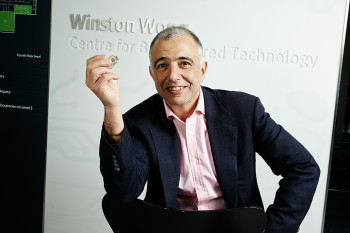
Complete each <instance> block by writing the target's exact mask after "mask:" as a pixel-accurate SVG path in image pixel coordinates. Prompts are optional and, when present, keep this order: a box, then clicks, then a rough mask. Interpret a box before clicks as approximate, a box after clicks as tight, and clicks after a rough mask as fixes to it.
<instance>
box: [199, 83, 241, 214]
mask: <svg viewBox="0 0 350 233" xmlns="http://www.w3.org/2000/svg"><path fill="white" fill-rule="evenodd" d="M202 90H203V94H204V101H205V115H206V123H207V129H208V134H209V141H210V146H211V150H212V154H213V160H214V164H215V169H216V173H217V178H218V182H219V185H220V189H221V192H222V194H223V197H224V200H225V203H226V206H227V207H228V208H229V207H236V206H237V127H235V124H234V122H230V121H231V119H232V117H230V114H229V113H228V112H227V110H226V109H224V108H223V107H221V105H220V104H219V103H218V102H217V100H216V99H215V96H214V95H213V94H212V93H210V92H209V91H207V90H206V89H204V88H203V89H202Z"/></svg>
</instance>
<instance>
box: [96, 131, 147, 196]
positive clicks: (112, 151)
mask: <svg viewBox="0 0 350 233" xmlns="http://www.w3.org/2000/svg"><path fill="white" fill-rule="evenodd" d="M122 138H123V139H122V140H121V141H120V142H119V144H114V143H111V142H110V140H109V139H108V135H107V134H106V130H102V135H101V141H100V169H101V174H102V176H103V180H104V186H105V189H106V191H107V192H108V193H112V194H113V196H114V197H115V198H116V199H118V200H120V201H122V202H129V201H132V200H134V199H136V198H137V197H138V196H139V195H140V194H141V192H142V190H143V188H144V185H145V183H146V181H147V179H148V173H149V171H148V169H149V168H148V156H147V153H146V151H145V150H141V149H138V148H140V147H141V148H142V146H141V145H139V143H138V142H133V140H132V138H131V135H130V134H129V131H128V128H127V127H125V129H124V131H123V133H122ZM141 152H143V153H141ZM116 164H118V166H116Z"/></svg>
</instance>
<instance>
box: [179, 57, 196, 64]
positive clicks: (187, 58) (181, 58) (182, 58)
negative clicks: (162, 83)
mask: <svg viewBox="0 0 350 233" xmlns="http://www.w3.org/2000/svg"><path fill="white" fill-rule="evenodd" d="M177 60H189V61H190V62H191V63H194V61H193V60H192V59H191V58H189V57H179V58H177Z"/></svg>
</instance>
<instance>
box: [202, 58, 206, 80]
mask: <svg viewBox="0 0 350 233" xmlns="http://www.w3.org/2000/svg"><path fill="white" fill-rule="evenodd" d="M207 68H208V62H207V61H205V62H203V64H202V67H201V73H202V81H203V80H204V77H205V74H206V73H207Z"/></svg>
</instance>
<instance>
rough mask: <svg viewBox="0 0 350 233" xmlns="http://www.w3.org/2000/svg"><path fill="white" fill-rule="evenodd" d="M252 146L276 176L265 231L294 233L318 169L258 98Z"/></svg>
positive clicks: (314, 188)
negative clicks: (273, 195) (279, 179)
mask: <svg viewBox="0 0 350 233" xmlns="http://www.w3.org/2000/svg"><path fill="white" fill-rule="evenodd" d="M253 121H254V122H253V135H254V136H253V137H254V145H255V149H256V151H257V152H258V154H260V155H261V156H262V158H263V159H264V160H265V161H266V163H267V164H268V165H269V166H270V167H271V169H272V171H273V173H274V174H276V175H281V176H282V179H281V181H280V183H279V189H278V190H277V192H276V196H275V199H274V202H273V204H272V205H270V206H269V207H268V208H267V210H266V214H267V226H266V229H265V232H266V233H271V232H276V233H277V232H278V233H280V232H283V233H289V232H291V233H292V232H293V233H294V232H297V231H298V228H299V226H300V224H301V222H302V221H303V219H304V217H305V215H306V213H307V211H308V210H309V208H310V205H311V201H312V198H313V196H314V193H315V190H316V187H317V183H318V179H319V175H320V169H319V166H318V165H317V163H316V161H315V160H314V158H313V156H312V155H311V154H310V153H309V152H308V151H307V149H306V148H305V147H304V146H303V145H301V144H300V143H299V142H298V141H297V140H296V139H295V138H294V137H293V136H292V135H290V134H289V133H288V132H287V131H286V130H285V129H284V128H283V127H281V126H280V125H278V124H277V123H276V122H275V121H273V120H272V119H271V117H270V116H269V114H268V113H266V112H265V109H264V107H263V105H262V104H261V102H260V100H259V98H256V101H255V112H254V120H253Z"/></svg>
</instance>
